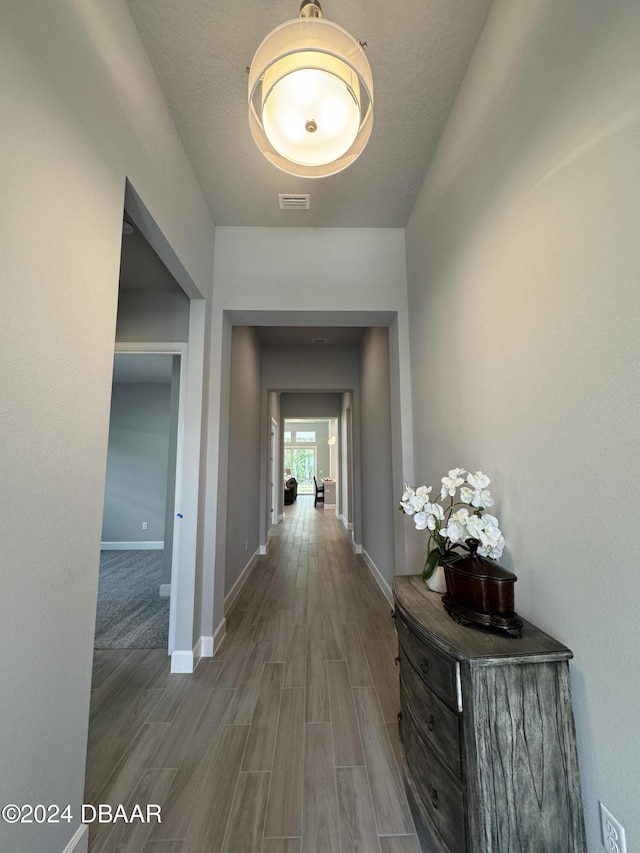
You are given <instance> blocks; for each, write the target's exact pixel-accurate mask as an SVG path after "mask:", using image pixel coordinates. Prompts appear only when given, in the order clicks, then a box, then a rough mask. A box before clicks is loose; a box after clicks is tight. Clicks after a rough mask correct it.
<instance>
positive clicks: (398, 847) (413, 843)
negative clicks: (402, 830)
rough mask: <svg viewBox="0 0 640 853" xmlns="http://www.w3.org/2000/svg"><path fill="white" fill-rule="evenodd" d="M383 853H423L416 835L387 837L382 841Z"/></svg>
mask: <svg viewBox="0 0 640 853" xmlns="http://www.w3.org/2000/svg"><path fill="white" fill-rule="evenodd" d="M380 847H381V848H382V853H421V849H420V843H419V841H418V839H417V838H416V836H415V835H387V836H384V837H383V838H381V839H380Z"/></svg>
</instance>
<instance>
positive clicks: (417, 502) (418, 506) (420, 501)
mask: <svg viewBox="0 0 640 853" xmlns="http://www.w3.org/2000/svg"><path fill="white" fill-rule="evenodd" d="M426 502H427V501H426V500H425V498H423V497H420V495H418V494H417V493H416V494H415V495H413V497H412V498H411V500H410V501H409V504H410V505H411V507H412V508H413V511H414V512H422V510H423V509H424V505H425V503H426Z"/></svg>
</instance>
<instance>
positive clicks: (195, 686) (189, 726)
mask: <svg viewBox="0 0 640 853" xmlns="http://www.w3.org/2000/svg"><path fill="white" fill-rule="evenodd" d="M213 692H214V691H213V688H212V686H211V684H210V683H209V682H208V680H201V681H197V680H196V679H195V677H194V676H192V686H191V689H190V690H189V692H188V693H187V695H186V696H185V697H184V699H183V700H182V703H181V704H180V706H179V707H178V710H177V711H176V713H175V715H174V717H173V720H172V721H171V722H170V723H169V728H168V729H167V733H166V737H165V739H164V741H163V743H162V744H161V746H160V748H159V749H158V751H157V753H156V755H155V758H154V764H155V766H156V767H179V766H180V764H181V762H182V760H183V758H184V756H185V755H186V752H187V749H188V747H189V743H190V741H191V738H192V737H193V735H194V732H195V731H196V730H197V728H198V724H199V722H200V719H201V717H202V715H203V714H204V712H205V709H206V708H207V705H208V703H209V700H210V699H211V698H212V695H213ZM216 692H218V691H216Z"/></svg>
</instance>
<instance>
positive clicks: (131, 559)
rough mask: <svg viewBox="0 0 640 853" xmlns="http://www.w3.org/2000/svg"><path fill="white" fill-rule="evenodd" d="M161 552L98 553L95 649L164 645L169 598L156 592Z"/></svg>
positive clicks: (160, 568)
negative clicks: (98, 574)
mask: <svg viewBox="0 0 640 853" xmlns="http://www.w3.org/2000/svg"><path fill="white" fill-rule="evenodd" d="M163 553H164V552H163V551H102V552H101V553H100V580H99V584H98V612H97V614H96V637H95V643H94V648H96V649H166V648H167V643H168V634H169V599H168V598H160V596H159V595H158V590H159V588H160V584H161V582H162V555H163Z"/></svg>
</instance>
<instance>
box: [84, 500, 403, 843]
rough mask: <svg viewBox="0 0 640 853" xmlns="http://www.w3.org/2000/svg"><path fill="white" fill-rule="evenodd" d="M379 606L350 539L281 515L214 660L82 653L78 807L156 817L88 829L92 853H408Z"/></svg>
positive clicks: (305, 513) (304, 517)
mask: <svg viewBox="0 0 640 853" xmlns="http://www.w3.org/2000/svg"><path fill="white" fill-rule="evenodd" d="M396 654H397V643H396V636H395V631H394V627H393V622H392V620H391V618H390V606H389V604H388V603H387V601H386V600H385V598H384V597H383V596H382V594H381V593H380V591H379V590H378V588H377V586H376V584H375V582H374V581H373V579H372V578H371V576H370V574H369V571H368V570H367V568H366V566H365V564H364V562H363V560H362V558H361V557H359V556H356V555H354V553H353V550H352V545H351V534H350V533H348V532H347V531H345V530H344V529H343V527H342V525H341V524H340V522H339V521H338V520H337V519H336V518H335V515H334V514H333V513H332V512H331V510H328V509H327V510H324V509H318V510H314V508H313V499H312V498H310V497H301V498H299V499H298V501H297V502H296V503H295V504H293V505H292V506H287V507H286V515H285V520H284V522H283V523H281V524H279V525H278V527H277V528H276V529H275V531H274V532H273V535H272V536H271V538H270V540H269V553H268V555H267V556H265V557H261V558H260V560H259V564H258V566H257V568H256V569H255V571H254V572H253V574H252V576H251V578H250V580H249V581H248V583H247V584H246V585H245V587H244V589H243V590H242V593H241V595H240V597H239V598H238V599H237V601H236V602H235V604H234V606H233V608H232V610H231V611H230V613H229V614H227V636H226V638H225V640H224V642H223V644H222V646H221V648H220V650H219V652H218V654H217V655H216V657H215V658H214V659H203V660H201V661H200V663H199V665H198V667H197V669H196V671H195V673H194V674H193V675H191V676H189V675H169V663H168V661H167V658H166V655H165V654H164V653H163V652H162V651H159V650H151V651H145V650H136V651H133V652H126V651H103V652H96V657H95V663H94V684H93V693H92V708H91V720H92V722H91V726H90V731H89V747H88V761H87V781H86V791H85V801H86V802H93V803H111V804H112V805H113V806H115V805H116V804H118V803H124V804H129V805H128V810H130V808H131V806H132V805H133V804H134V803H139V804H140V805H142V806H143V807H144V806H145V805H146V804H147V803H158V804H161V805H162V823H161V824H156V823H151V824H149V825H147V824H140V823H135V824H133V825H131V826H127V825H126V824H122V823H118V824H116V825H115V827H112V826H111V825H109V824H102V825H98V824H92V825H91V847H90V850H91V851H92V853H97V851H106V853H109V851H115V850H127V851H131V853H142V852H143V853H205V851H206V853H216V851H225V853H253V852H254V851H255V853H332V851H335V853H355V851H358V853H419V846H418V843H417V840H416V837H415V834H414V833H415V830H414V826H413V822H412V819H411V814H410V812H409V809H408V806H407V802H406V799H405V795H404V790H403V787H402V783H401V778H400V774H399V770H398V764H397V760H398V759H399V749H400V746H399V742H398V739H397V726H396V715H397V712H398V709H399V700H398V695H397V694H398V672H397V668H396V667H395V665H394V658H395V655H396Z"/></svg>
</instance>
